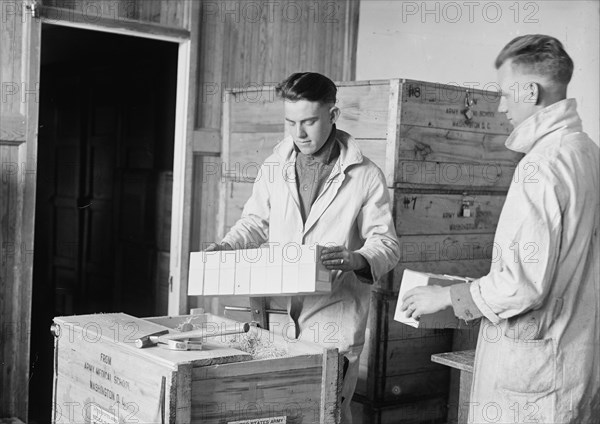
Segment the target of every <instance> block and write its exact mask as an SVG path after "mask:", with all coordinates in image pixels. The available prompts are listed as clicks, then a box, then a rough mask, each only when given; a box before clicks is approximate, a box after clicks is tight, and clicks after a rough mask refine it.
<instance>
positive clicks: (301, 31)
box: [196, 0, 359, 129]
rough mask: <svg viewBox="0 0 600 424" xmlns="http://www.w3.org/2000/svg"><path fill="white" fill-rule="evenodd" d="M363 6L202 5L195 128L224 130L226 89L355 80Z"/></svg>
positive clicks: (349, 1)
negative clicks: (300, 79) (309, 74)
mask: <svg viewBox="0 0 600 424" xmlns="http://www.w3.org/2000/svg"><path fill="white" fill-rule="evenodd" d="M358 10H359V2H358V1H355V0H335V1H325V0H318V1H307V2H304V1H302V2H298V1H293V0H281V1H278V2H270V1H266V0H265V1H253V2H244V1H240V0H226V1H218V2H217V1H204V2H203V4H202V11H201V17H200V20H201V30H200V58H199V65H200V66H199V75H198V102H199V105H198V108H197V110H198V115H197V121H196V124H197V127H199V128H217V129H218V128H220V127H221V110H222V107H221V103H222V101H221V99H222V95H223V91H224V89H225V88H241V89H244V88H254V87H262V86H264V85H271V84H276V83H277V82H279V81H281V80H282V79H284V78H285V77H287V76H288V75H289V74H291V73H293V72H299V71H315V72H321V73H324V74H326V75H327V76H329V77H330V78H331V79H333V80H336V81H340V80H353V79H354V57H355V52H356V39H355V38H356V37H355V34H356V32H357V30H358Z"/></svg>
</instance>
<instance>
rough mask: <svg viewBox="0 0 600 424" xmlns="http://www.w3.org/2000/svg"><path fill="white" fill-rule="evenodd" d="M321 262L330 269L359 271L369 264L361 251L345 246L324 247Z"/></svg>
mask: <svg viewBox="0 0 600 424" xmlns="http://www.w3.org/2000/svg"><path fill="white" fill-rule="evenodd" d="M321 262H322V263H323V265H325V268H327V269H329V270H340V271H358V270H361V269H363V268H364V267H366V266H367V260H366V259H365V258H364V256H363V255H361V254H360V253H356V252H353V251H351V250H348V249H346V248H345V247H344V246H332V247H324V248H323V251H322V252H321Z"/></svg>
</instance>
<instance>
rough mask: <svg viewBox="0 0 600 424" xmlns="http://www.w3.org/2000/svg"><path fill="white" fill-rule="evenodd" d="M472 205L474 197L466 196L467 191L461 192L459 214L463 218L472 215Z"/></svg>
mask: <svg viewBox="0 0 600 424" xmlns="http://www.w3.org/2000/svg"><path fill="white" fill-rule="evenodd" d="M473 205H475V198H474V197H473V196H467V193H463V198H462V202H461V205H460V213H459V216H461V217H463V218H471V217H473Z"/></svg>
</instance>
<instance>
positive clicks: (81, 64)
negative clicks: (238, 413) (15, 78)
mask: <svg viewBox="0 0 600 424" xmlns="http://www.w3.org/2000/svg"><path fill="white" fill-rule="evenodd" d="M177 55H178V45H177V44H176V43H169V42H164V41H157V40H149V39H143V38H136V37H129V36H124V35H115V34H108V33H103V32H96V31H89V30H82V29H75V28H68V27H62V26H54V25H49V24H44V25H43V27H42V50H41V56H42V57H41V82H40V129H39V140H38V166H37V191H36V218H35V251H34V257H35V262H34V273H33V297H32V325H31V327H32V328H31V355H30V358H31V359H30V365H31V370H30V376H31V380H30V402H29V405H30V407H29V417H30V422H32V423H35V422H38V423H44V422H47V421H48V419H49V417H50V414H51V402H52V400H51V399H52V375H53V368H52V367H53V354H52V352H53V339H52V336H51V335H50V332H49V326H50V324H51V322H52V318H53V317H54V316H59V315H74V314H88V313H99V312H125V313H129V314H131V315H135V316H152V315H159V314H166V312H167V293H166V287H167V284H168V281H167V280H168V266H169V254H168V252H169V248H170V245H169V244H170V243H169V241H170V225H169V223H170V210H171V183H172V175H173V155H174V153H173V152H174V134H175V105H176V86H177V60H178V57H177Z"/></svg>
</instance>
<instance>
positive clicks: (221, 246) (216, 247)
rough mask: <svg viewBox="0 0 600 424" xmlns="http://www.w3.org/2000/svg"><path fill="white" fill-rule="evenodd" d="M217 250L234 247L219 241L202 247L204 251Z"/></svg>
mask: <svg viewBox="0 0 600 424" xmlns="http://www.w3.org/2000/svg"><path fill="white" fill-rule="evenodd" d="M218 250H234V249H233V247H231V246H230V245H228V244H227V243H221V244H219V243H211V244H209V245H208V247H207V248H206V249H204V251H205V252H216V251H218Z"/></svg>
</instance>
